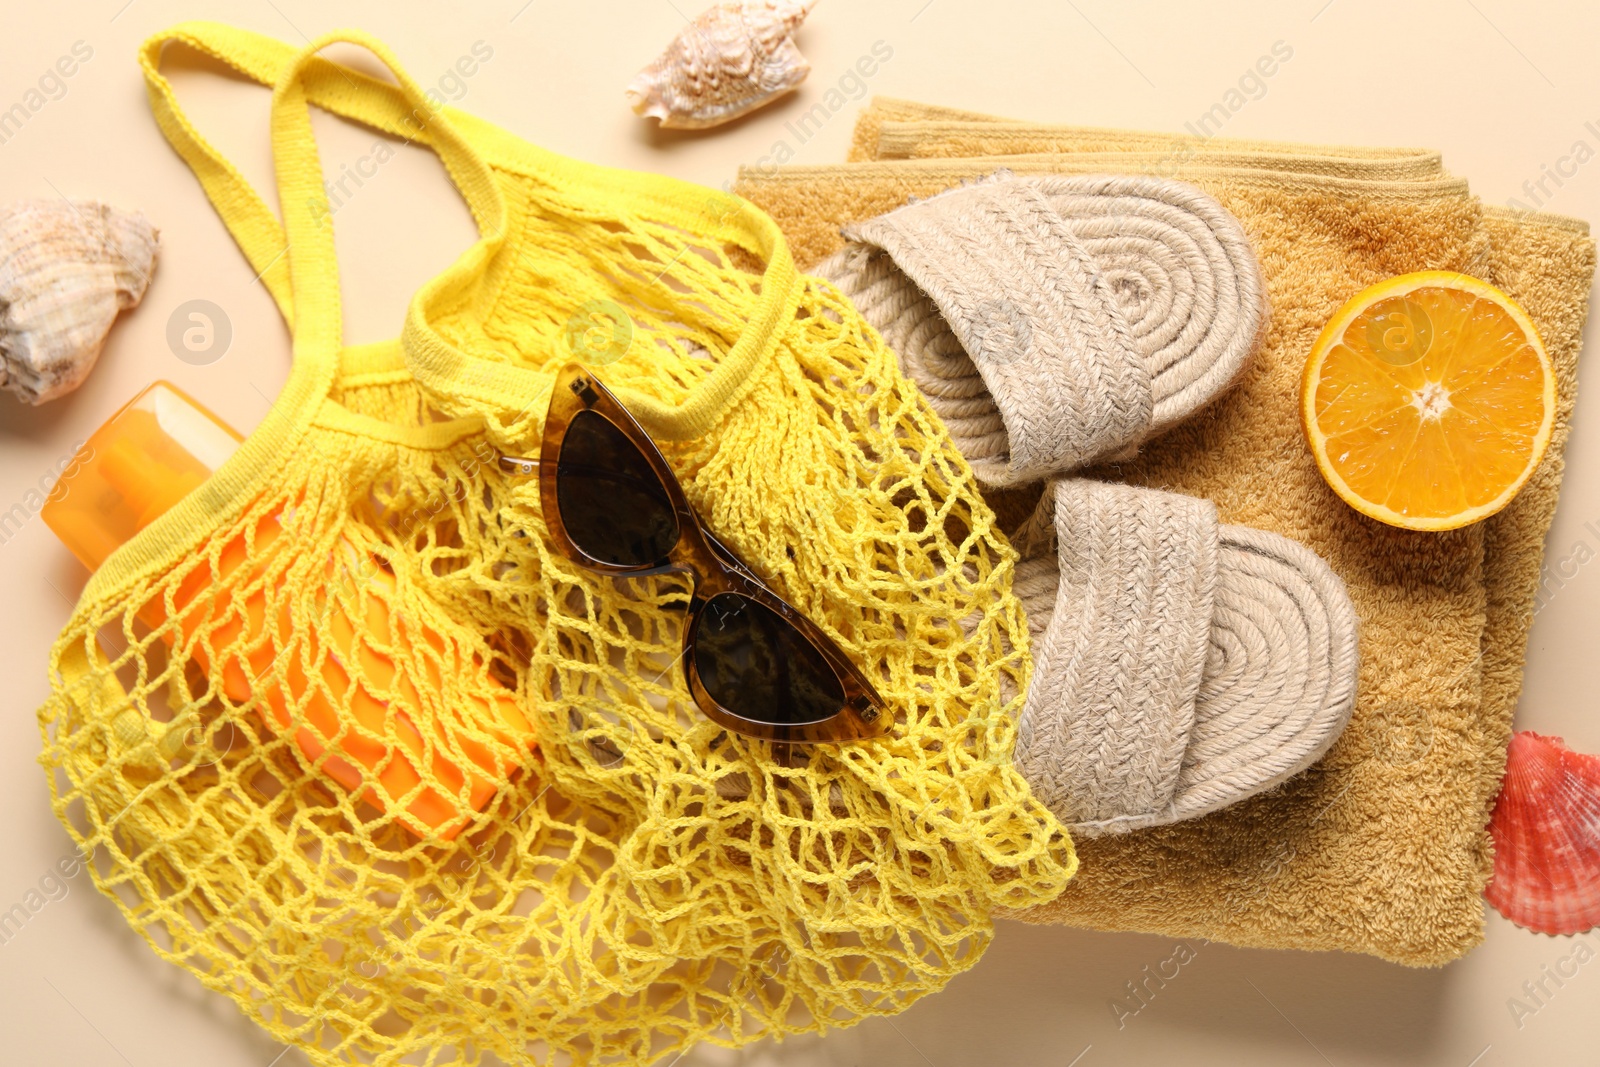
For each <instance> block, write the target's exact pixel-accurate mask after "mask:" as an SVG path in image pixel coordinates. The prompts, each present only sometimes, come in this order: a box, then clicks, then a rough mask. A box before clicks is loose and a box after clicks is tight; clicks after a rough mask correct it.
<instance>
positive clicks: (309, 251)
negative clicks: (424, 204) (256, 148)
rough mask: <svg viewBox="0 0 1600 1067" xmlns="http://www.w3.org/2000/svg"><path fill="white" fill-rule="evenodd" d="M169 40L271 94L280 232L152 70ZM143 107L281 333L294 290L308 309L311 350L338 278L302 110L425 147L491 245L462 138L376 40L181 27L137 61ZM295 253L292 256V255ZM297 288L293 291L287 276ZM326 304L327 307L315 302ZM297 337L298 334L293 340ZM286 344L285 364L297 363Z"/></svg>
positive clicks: (483, 202) (333, 307)
mask: <svg viewBox="0 0 1600 1067" xmlns="http://www.w3.org/2000/svg"><path fill="white" fill-rule="evenodd" d="M172 43H179V44H183V45H186V46H188V47H189V48H192V49H194V50H195V51H198V52H200V53H202V54H203V55H206V56H209V57H210V58H212V59H215V60H217V61H218V62H221V63H224V64H226V65H227V66H229V67H230V68H232V69H233V70H236V71H238V72H239V73H241V74H243V75H244V76H245V77H247V78H250V79H251V80H253V81H256V82H259V83H260V84H262V85H265V86H269V87H271V88H272V90H273V99H272V145H273V165H274V171H275V177H276V179H277V183H278V199H279V202H280V205H281V206H282V207H283V211H284V216H285V220H286V222H287V224H288V226H287V230H286V228H285V225H284V224H283V223H280V222H279V221H278V218H277V217H276V216H275V215H274V214H273V213H272V209H271V208H269V207H268V206H267V203H266V201H265V200H264V199H263V198H262V196H261V194H260V193H258V192H257V191H256V190H255V188H254V187H253V186H252V185H251V184H250V183H249V182H248V181H247V180H246V179H245V177H244V175H242V174H240V173H239V171H238V169H237V168H236V167H235V166H234V165H233V164H232V163H231V162H229V161H228V159H227V158H226V157H224V156H223V155H222V153H221V152H219V151H218V150H217V149H216V147H215V146H214V145H212V144H211V143H210V142H209V141H207V140H206V139H205V137H204V136H202V135H201V134H200V132H199V131H198V130H196V129H195V127H194V125H193V124H192V123H191V122H190V121H189V119H188V116H187V115H185V114H184V112H183V109H182V107H181V105H180V104H179V103H178V99H177V95H176V93H175V92H174V90H173V87H172V83H171V82H170V81H168V79H167V78H166V77H165V75H163V74H162V73H161V69H160V65H161V58H162V55H163V53H164V51H165V49H166V46H167V45H168V44H172ZM336 43H347V44H354V45H357V46H359V47H361V48H364V49H366V50H367V51H369V52H371V53H372V54H373V55H374V56H375V57H376V58H377V59H378V60H379V61H380V62H381V63H383V65H384V66H385V67H386V68H387V69H388V70H389V71H390V73H391V74H393V75H394V77H395V81H396V83H397V84H390V83H388V82H385V81H382V80H381V79H378V78H374V77H372V76H371V75H368V74H364V73H362V72H360V71H357V70H354V69H352V68H350V67H347V66H344V65H343V64H339V63H335V62H332V61H331V60H328V59H325V58H323V57H322V56H320V55H318V54H317V53H318V52H320V51H321V50H322V49H324V48H326V47H328V46H329V45H332V44H336ZM139 65H140V67H141V68H142V70H143V72H144V78H145V86H146V90H147V92H148V94H149V97H150V107H151V110H152V112H153V113H154V115H155V117H156V123H157V125H158V126H159V127H160V129H161V132H162V134H163V136H165V137H166V139H167V141H168V142H169V143H170V144H171V145H172V147H173V148H174V149H175V150H176V151H177V153H178V155H179V156H180V157H181V158H182V159H183V161H184V162H185V163H186V164H187V165H188V166H189V168H190V169H191V170H192V171H194V173H195V176H196V177H197V178H198V179H199V180H200V185H201V187H202V188H203V189H204V190H205V193H206V196H207V198H208V199H210V201H211V203H212V205H213V206H214V207H215V208H216V210H217V214H218V215H219V216H220V217H221V219H222V221H223V224H224V225H226V226H227V228H228V231H229V233H231V234H232V235H233V237H234V240H235V241H237V242H238V244H239V247H240V249H241V250H242V251H243V252H244V254H245V257H246V258H247V259H248V260H249V261H250V265H251V266H252V267H253V268H254V269H255V271H256V273H257V274H258V276H259V277H260V278H261V280H262V282H263V283H265V285H266V286H267V290H268V291H269V292H270V293H271V294H272V298H273V300H274V302H276V304H277V305H278V309H279V311H280V312H281V313H282V314H283V316H284V319H285V321H286V322H288V323H289V324H290V326H291V328H294V327H295V325H296V321H297V320H296V315H295V311H296V308H295V293H296V292H299V293H301V294H302V296H304V297H305V298H306V299H307V300H309V301H311V302H312V308H313V311H312V313H311V315H310V316H309V317H310V319H311V322H309V323H306V325H307V326H308V328H309V329H310V330H311V331H312V336H315V337H317V338H319V339H320V340H319V341H317V342H314V343H315V344H318V345H320V346H321V347H324V348H325V347H326V339H327V337H328V336H329V335H331V336H332V338H333V343H334V347H335V348H336V347H337V345H338V332H339V331H338V329H337V325H338V322H339V277H338V270H337V266H336V262H337V260H336V257H335V253H334V247H333V237H332V227H331V225H330V224H329V220H330V219H331V217H332V212H331V211H330V210H329V204H328V200H327V192H326V190H325V189H324V187H323V184H322V181H323V172H322V166H321V161H320V158H319V156H318V153H317V148H316V141H315V138H314V136H313V134H312V131H311V122H310V112H309V105H311V104H315V105H316V106H318V107H320V108H322V109H323V110H325V111H329V112H331V113H333V114H336V115H339V116H341V117H343V118H347V119H351V120H353V121H355V122H359V123H362V124H363V125H366V126H369V127H371V128H372V129H375V130H378V131H380V132H383V133H387V134H390V135H392V136H395V137H399V138H401V139H402V140H404V141H405V142H406V143H407V144H413V143H415V144H421V145H424V146H425V147H428V148H431V149H433V150H434V151H435V152H436V153H437V154H438V156H439V158H440V160H441V161H442V162H443V163H444V165H445V169H446V171H447V172H448V173H449V175H450V179H451V181H452V182H453V183H454V185H455V186H456V188H457V190H459V191H460V192H461V194H462V196H463V198H464V199H465V200H466V203H467V206H468V208H469V209H470V210H471V211H472V216H473V220H474V221H475V222H476V224H477V226H478V230H479V233H480V234H483V235H486V236H484V237H483V238H482V240H483V241H485V242H489V243H490V244H491V245H493V244H497V243H498V241H499V240H500V236H499V235H500V233H501V231H502V230H503V228H504V220H505V204H504V201H503V199H502V198H501V195H500V191H499V188H498V187H497V186H496V185H495V183H494V179H493V177H492V175H491V174H490V173H489V168H488V165H487V164H486V163H485V162H484V160H483V159H482V157H481V156H479V155H478V153H477V152H476V151H475V150H474V149H473V148H472V147H471V146H470V145H469V144H468V143H467V142H466V141H465V140H464V139H463V138H462V137H461V135H460V134H459V133H458V132H457V130H456V129H455V126H454V124H453V122H452V121H451V119H450V118H449V117H448V116H447V115H446V114H445V113H444V111H443V109H442V108H440V107H439V106H438V105H435V104H434V103H433V102H432V101H431V100H429V99H428V98H427V96H426V95H425V94H424V93H423V92H422V89H421V88H420V87H419V86H418V85H417V83H416V82H415V81H414V80H413V79H412V78H411V77H410V76H409V75H408V74H407V73H406V72H405V70H404V68H403V67H401V65H400V62H399V60H398V59H396V58H395V56H394V54H393V53H392V52H391V51H390V50H389V49H388V48H387V47H386V46H385V45H384V44H383V43H382V42H380V41H377V40H375V39H374V38H372V37H371V36H369V35H368V34H366V33H363V32H361V31H360V30H350V29H346V30H335V31H332V32H329V33H326V34H323V35H322V36H320V37H318V38H317V39H316V40H314V41H311V42H309V43H308V44H307V45H306V46H305V47H303V48H301V49H298V50H296V49H294V48H292V47H291V46H289V45H287V44H285V43H284V42H282V41H279V40H277V39H275V38H271V37H266V36H263V35H261V34H256V33H251V32H249V31H248V30H240V29H237V28H235V27H231V26H224V25H221V24H218V23H213V22H187V23H183V24H181V25H179V26H176V27H174V28H172V29H170V30H166V31H163V32H161V33H158V34H156V35H154V36H152V37H151V38H150V39H149V40H147V41H146V42H145V43H144V45H143V47H142V48H141V49H140V52H139ZM297 252H298V254H297ZM297 271H298V272H299V274H298V277H299V278H300V284H297V283H296V277H297V273H296V272H297ZM325 298H326V299H325ZM297 332H298V331H297ZM301 355H302V353H301V351H300V350H299V345H298V342H297V348H296V359H297V360H298V359H299V358H300V357H301Z"/></svg>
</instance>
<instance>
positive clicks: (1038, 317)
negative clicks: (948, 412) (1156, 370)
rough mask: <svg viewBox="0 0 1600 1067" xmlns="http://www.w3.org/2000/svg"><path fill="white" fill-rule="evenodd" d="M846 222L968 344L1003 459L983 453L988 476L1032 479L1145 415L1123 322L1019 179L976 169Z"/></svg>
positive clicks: (1094, 452)
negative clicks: (986, 176)
mask: <svg viewBox="0 0 1600 1067" xmlns="http://www.w3.org/2000/svg"><path fill="white" fill-rule="evenodd" d="M845 236H846V237H848V238H850V239H851V240H855V241H859V242H862V243H864V244H869V245H873V246H876V247H879V248H882V249H884V251H886V252H887V253H888V254H889V256H890V257H891V258H892V259H893V260H894V262H895V265H896V266H898V267H899V268H900V269H901V270H902V271H903V272H904V273H905V275H906V276H907V277H908V278H910V279H911V280H912V281H914V282H915V283H916V284H917V286H919V287H920V288H921V289H922V291H923V292H924V293H926V294H927V295H928V296H929V297H930V298H931V299H932V300H933V302H934V304H935V305H937V307H938V308H939V310H940V312H941V313H942V314H943V316H944V319H945V321H946V322H948V323H949V324H950V328H951V330H952V331H953V332H954V333H955V335H956V337H957V338H958V339H959V340H960V342H961V344H962V347H963V348H964V349H965V350H966V352H967V353H968V354H969V355H970V357H971V360H972V363H973V365H975V366H976V368H977V370H978V373H979V375H981V376H982V379H983V382H984V384H985V385H986V386H987V388H988V391H989V394H990V395H991V396H992V397H993V398H994V403H995V405H996V406H997V407H998V409H999V412H1000V417H1001V420H1002V422H1003V424H1004V429H1005V433H1006V436H1007V438H1008V442H1009V448H1008V449H1007V452H1008V454H1007V455H1006V457H1005V460H1004V463H1003V464H1002V462H1001V460H1000V458H999V457H994V458H993V459H987V460H986V462H985V466H986V467H988V468H989V470H988V471H986V472H984V476H985V477H986V478H987V479H988V480H989V481H992V482H996V483H1017V482H1030V481H1037V480H1038V479H1040V478H1043V477H1045V476H1046V475H1048V474H1050V473H1051V472H1052V471H1059V470H1064V469H1070V468H1072V467H1076V466H1080V465H1082V464H1084V463H1087V462H1088V461H1089V460H1091V459H1093V458H1094V457H1095V456H1098V455H1101V454H1103V453H1105V452H1106V451H1108V450H1111V449H1115V448H1117V447H1119V446H1120V445H1121V444H1122V443H1124V442H1126V441H1128V440H1131V439H1135V438H1137V437H1139V436H1141V435H1142V434H1143V433H1144V431H1145V429H1146V428H1147V427H1148V426H1149V425H1150V420H1151V417H1152V410H1151V405H1152V400H1151V395H1150V375H1149V372H1148V371H1147V370H1146V369H1145V366H1144V362H1143V361H1142V360H1141V359H1140V358H1139V353H1138V352H1137V351H1136V350H1135V349H1134V347H1133V336H1132V334H1131V332H1130V330H1129V327H1128V322H1127V320H1126V319H1125V318H1124V317H1123V315H1122V312H1121V310H1120V309H1119V308H1118V307H1117V303H1116V301H1115V299H1114V298H1113V296H1112V293H1111V290H1110V288H1109V286H1108V283H1107V281H1106V280H1105V279H1104V278H1103V277H1102V276H1101V275H1100V273H1099V272H1098V271H1097V270H1096V269H1095V267H1094V264H1093V262H1092V261H1091V260H1090V259H1089V256H1088V254H1087V252H1085V251H1084V249H1083V248H1082V246H1081V245H1079V243H1078V241H1077V239H1076V238H1075V237H1074V236H1073V235H1072V233H1071V231H1070V230H1068V229H1067V227H1066V225H1065V223H1064V222H1063V220H1062V219H1061V216H1060V215H1058V214H1057V213H1056V212H1055V211H1053V210H1052V209H1051V207H1050V205H1049V204H1048V203H1047V202H1046V201H1045V199H1044V197H1043V196H1041V195H1040V194H1039V192H1038V191H1037V190H1036V189H1035V188H1033V187H1032V186H1031V185H1028V184H1026V183H1022V182H1016V181H998V182H994V181H991V182H980V183H978V184H975V185H971V186H966V187H964V188H961V189H957V190H953V191H952V192H949V193H944V194H941V195H940V196H936V197H933V198H932V199H930V200H925V201H921V202H919V203H915V204H911V205H909V206H907V207H903V208H901V209H899V210H898V211H893V212H890V213H889V214H887V215H882V216H879V217H878V218H875V219H869V220H868V221H866V222H863V223H859V224H857V225H855V226H851V227H846V229H845ZM969 458H970V457H969ZM977 465H978V464H977V463H974V467H976V466H977Z"/></svg>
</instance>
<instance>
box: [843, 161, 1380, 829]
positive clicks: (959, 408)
mask: <svg viewBox="0 0 1600 1067" xmlns="http://www.w3.org/2000/svg"><path fill="white" fill-rule="evenodd" d="M844 234H845V237H846V238H847V239H848V240H849V242H850V244H849V245H848V246H847V247H846V248H845V249H844V250H843V251H842V252H840V253H839V254H837V255H835V256H833V257H832V258H830V259H828V260H827V261H825V262H824V263H822V264H821V265H820V266H819V267H818V268H817V269H816V271H815V273H817V274H820V275H821V276H822V277H824V278H826V279H827V280H828V281H830V282H831V283H832V284H834V285H835V286H836V287H838V288H839V289H840V290H841V291H842V292H844V293H845V294H846V295H847V296H849V297H850V298H851V299H852V300H853V301H854V302H855V304H856V306H857V308H858V309H859V310H860V311H861V314H862V315H863V316H864V317H865V318H866V320H867V321H868V322H869V323H871V324H872V325H873V326H874V327H875V328H876V329H877V330H878V331H879V332H880V333H881V334H882V335H883V337H884V339H885V340H886V341H887V342H888V343H889V345H890V347H891V348H893V349H894V351H895V352H896V353H897V354H898V355H899V358H900V361H901V366H902V367H903V368H904V370H905V372H906V374H907V376H908V377H910V378H911V380H912V381H914V382H915V383H916V384H917V385H918V387H919V388H921V389H922V391H923V392H924V393H925V394H926V395H927V397H928V400H929V403H930V404H931V405H932V407H933V408H934V410H936V411H937V412H938V413H939V414H940V416H941V417H942V418H943V419H944V420H945V423H946V425H947V426H948V428H949V430H950V433H951V435H952V437H953V438H954V440H955V443H956V444H957V446H958V447H960V448H961V450H962V451H963V453H965V455H966V457H967V459H968V461H969V462H970V463H971V465H972V468H973V470H974V472H975V473H976V474H977V476H978V477H979V479H981V480H982V481H984V482H986V483H988V484H991V485H996V486H1005V485H1017V484H1023V483H1029V482H1040V481H1043V482H1045V492H1044V496H1043V498H1042V499H1041V501H1040V504H1039V507H1038V510H1037V511H1036V512H1035V514H1034V516H1033V518H1032V519H1031V520H1029V522H1028V523H1027V525H1026V526H1025V527H1024V529H1023V530H1021V531H1018V533H1017V536H1016V538H1015V540H1016V543H1017V547H1018V549H1019V551H1020V552H1021V553H1022V556H1023V559H1022V562H1021V563H1020V564H1019V566H1018V568H1017V583H1016V588H1017V591H1018V593H1019V594H1020V596H1021V598H1022V602H1023V605H1024V608H1025V609H1026V611H1027V613H1028V619H1029V624H1030V629H1031V630H1032V632H1033V637H1034V645H1033V656H1034V674H1033V682H1032V684H1031V686H1030V689H1029V692H1028V695H1027V700H1026V703H1025V706H1024V710H1023V715H1022V721H1021V724H1020V729H1019V731H1018V742H1017V750H1016V763H1017V766H1018V768H1019V769H1020V770H1021V771H1022V773H1023V774H1024V775H1025V776H1026V777H1027V778H1028V780H1029V782H1030V783H1031V784H1032V785H1033V787H1034V790H1035V792H1036V793H1037V795H1038V796H1039V798H1040V799H1041V800H1042V801H1043V802H1044V803H1046V804H1047V805H1049V807H1050V808H1051V809H1052V810H1053V811H1054V812H1055V813H1056V814H1057V816H1059V817H1060V818H1061V820H1062V821H1063V822H1064V823H1066V824H1067V825H1068V826H1069V827H1070V828H1071V829H1072V830H1073V831H1074V832H1076V833H1080V834H1086V835H1095V834H1109V833H1119V832H1123V831H1127V830H1134V829H1138V828H1140V827H1146V826H1158V825H1162V824H1165V823H1172V822H1177V821H1179V820H1182V819H1189V818H1193V817H1195V816H1197V815H1204V814H1205V813H1207V812H1211V811H1215V810H1217V809H1219V808H1223V807H1226V806H1227V805H1229V804H1233V803H1235V802H1237V801H1239V800H1242V799H1244V798H1245V797H1248V796H1251V795H1253V794H1256V793H1259V792H1261V791H1263V790H1265V789H1268V788H1270V787H1272V786H1274V785H1276V784H1278V783H1279V782H1282V781H1283V780H1285V779H1287V778H1289V777H1290V776H1292V775H1294V774H1296V773H1298V772H1299V771H1302V770H1304V769H1305V768H1306V767H1308V766H1310V765H1311V764H1312V763H1314V762H1315V761H1316V760H1317V759H1318V758H1319V757H1320V756H1321V755H1322V754H1323V753H1324V752H1325V751H1327V749H1328V747H1329V746H1330V745H1331V744H1332V743H1333V741H1334V739H1335V738H1337V737H1338V735H1339V733H1340V731H1341V730H1343V729H1344V726H1345V723H1346V722H1348V721H1349V718H1350V709H1351V706H1352V704H1353V703H1354V700H1355V690H1356V668H1357V654H1356V617H1355V611H1354V609H1353V608H1352V607H1351V604H1350V598H1349V596H1348V595H1347V594H1346V593H1345V589H1344V585H1343V583H1342V582H1341V581H1340V580H1339V578H1338V577H1337V576H1336V575H1335V574H1334V573H1333V572H1332V571H1331V570H1330V569H1329V568H1328V565H1327V564H1326V563H1324V562H1323V561H1322V560H1321V559H1320V558H1319V557H1318V556H1317V555H1316V554H1315V553H1313V552H1311V551H1310V550H1308V549H1306V548H1305V547H1303V546H1301V545H1299V544H1297V543H1295V542H1294V541H1291V540H1289V539H1287V538H1285V537H1281V536H1279V535H1277V534H1273V533H1267V532H1264V531H1261V530H1253V529H1248V528H1246V527H1241V526H1228V525H1224V524H1221V523H1219V521H1218V519H1217V511H1216V508H1215V507H1214V506H1213V505H1212V504H1211V503H1210V502H1209V501H1205V500H1198V499H1195V498H1192V497H1186V496H1180V495H1177V494H1174V493H1167V492H1162V491H1160V490H1155V489H1144V488H1136V487H1132V486H1126V485H1116V484H1108V483H1105V482H1100V481H1093V480H1089V479H1084V478H1074V477H1070V476H1069V475H1070V474H1071V472H1073V471H1075V470H1077V469H1079V468H1081V467H1084V466H1086V465H1088V464H1091V463H1095V462H1104V461H1107V460H1113V459H1116V458H1118V457H1122V456H1127V455H1130V454H1132V453H1133V452H1134V451H1136V450H1137V448H1138V445H1139V444H1140V442H1142V441H1144V440H1145V439H1147V438H1149V437H1151V436H1153V435H1155V434H1158V433H1160V432H1162V431H1163V430H1165V429H1168V428H1169V427H1171V426H1173V425H1174V424H1176V423H1178V422H1179V421H1181V420H1183V419H1185V418H1187V417H1188V416H1190V415H1192V414H1193V413H1194V412H1196V411H1197V410H1199V409H1200V408H1201V407H1202V406H1203V405H1205V404H1206V403H1208V402H1209V401H1211V400H1212V399H1213V398H1215V397H1216V396H1218V395H1219V394H1220V393H1222V392H1223V391H1225V390H1226V389H1227V388H1228V387H1229V386H1230V385H1232V384H1233V382H1234V381H1235V380H1237V379H1238V377H1239V375H1240V373H1241V372H1242V371H1243V370H1244V369H1245V367H1246V366H1247V365H1248V363H1249V360H1250V357H1251V356H1252V355H1253V354H1254V352H1255V350H1256V348H1257V347H1258V346H1259V344H1260V340H1261V335H1262V334H1263V332H1264V330H1265V320H1266V314H1267V301H1266V289H1265V286H1264V285H1263V283H1262V280H1261V272H1260V267H1259V265H1258V264H1257V263H1256V260H1255V257H1254V255H1253V253H1252V252H1251V249H1250V243H1249V240H1248V239H1247V238H1246V237H1245V235H1244V232H1243V231H1242V230H1241V229H1240V227H1239V224H1238V222H1237V221H1236V220H1235V219H1234V218H1233V217H1232V216H1231V215H1229V214H1228V212H1227V211H1226V210H1224V209H1223V207H1222V205H1220V204H1218V203H1217V202H1216V201H1215V200H1213V199H1212V198H1210V197H1209V196H1207V195H1206V194H1204V193H1202V192H1201V191H1200V190H1198V189H1195V188H1194V187H1192V186H1189V185H1185V184H1182V183H1180V182H1174V181H1167V180H1163V179H1158V178H1151V177H1134V176H1095V177H1059V178H1028V179H1024V178H1017V177H1013V176H1012V175H1010V174H1008V173H1006V172H1000V173H998V174H996V175H994V176H993V177H992V178H988V179H985V180H983V181H980V182H976V183H973V184H970V185H966V186H962V187H960V188H957V189H953V190H950V191H948V192H945V193H941V194H940V195H938V196H935V197H932V198H929V199H927V200H922V201H917V202H914V203H912V204H909V205H907V206H906V207H902V208H900V209H898V210H896V211H893V212H890V213H889V214H887V215H882V216H879V217H877V218H874V219H871V220H868V221H867V222H863V223H860V224H857V225H854V226H850V227H847V228H846V229H845V231H844Z"/></svg>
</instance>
